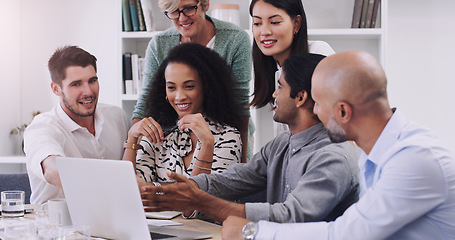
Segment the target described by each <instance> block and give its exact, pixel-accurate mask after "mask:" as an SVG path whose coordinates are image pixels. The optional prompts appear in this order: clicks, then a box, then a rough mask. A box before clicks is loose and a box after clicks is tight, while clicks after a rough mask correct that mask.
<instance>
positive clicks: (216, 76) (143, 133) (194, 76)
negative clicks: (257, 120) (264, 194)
mask: <svg viewBox="0 0 455 240" xmlns="http://www.w3.org/2000/svg"><path fill="white" fill-rule="evenodd" d="M232 78H233V77H232V73H231V70H230V68H229V67H228V66H227V64H226V61H225V60H224V59H223V58H222V57H220V56H219V55H218V54H217V53H216V52H215V51H213V50H211V49H209V48H206V47H205V46H202V45H200V44H195V43H184V44H180V45H178V46H176V47H174V48H173V49H172V50H171V51H170V52H169V54H168V56H167V57H166V59H165V60H164V61H163V62H162V63H161V64H160V66H159V67H158V70H157V72H156V73H155V75H154V77H153V79H152V83H151V84H152V88H151V90H150V92H149V94H147V99H146V108H147V112H150V113H151V116H149V117H147V118H144V119H142V120H141V121H139V122H137V123H136V124H134V125H133V126H132V127H131V129H130V130H129V132H128V140H127V142H126V143H125V147H126V149H125V154H124V157H123V159H125V160H129V161H131V162H133V165H135V168H136V173H137V175H138V177H140V178H143V179H144V180H145V181H146V182H165V181H167V180H169V178H168V176H167V175H166V170H171V171H174V172H177V173H180V174H184V175H186V176H188V177H189V176H195V175H198V174H200V173H207V174H210V173H212V172H214V173H215V172H222V171H224V170H226V169H227V168H228V167H229V166H231V165H232V164H234V163H238V162H240V159H241V156H242V155H241V151H242V142H241V139H240V130H242V129H239V128H240V126H241V124H240V122H239V118H240V117H239V116H240V113H239V111H240V110H239V108H238V107H237V106H236V104H235V102H234V99H235V96H234V92H233V90H232V89H233V79H232ZM165 130H166V131H165ZM140 139H142V140H141V141H140ZM138 143H139V144H138ZM136 151H137V153H136Z"/></svg>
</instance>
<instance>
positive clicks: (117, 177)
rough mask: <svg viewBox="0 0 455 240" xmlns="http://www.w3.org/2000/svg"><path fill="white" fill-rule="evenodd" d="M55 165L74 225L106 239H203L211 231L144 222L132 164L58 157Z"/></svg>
mask: <svg viewBox="0 0 455 240" xmlns="http://www.w3.org/2000/svg"><path fill="white" fill-rule="evenodd" d="M57 167H58V171H59V174H60V179H61V181H62V186H63V191H64V193H65V198H66V201H67V204H68V209H69V212H70V215H71V220H72V222H73V225H74V226H79V225H88V226H90V231H91V234H92V236H95V237H102V238H109V239H122V240H123V239H134V240H136V239H205V238H210V237H212V236H213V234H211V233H204V232H196V231H189V230H183V229H178V228H172V227H156V226H152V225H150V226H148V225H147V221H146V217H145V213H144V208H143V205H142V200H141V196H140V192H139V188H138V185H137V181H136V176H135V171H134V169H133V164H132V163H131V162H129V161H122V160H105V159H102V160H101V159H88V158H68V157H58V158H57Z"/></svg>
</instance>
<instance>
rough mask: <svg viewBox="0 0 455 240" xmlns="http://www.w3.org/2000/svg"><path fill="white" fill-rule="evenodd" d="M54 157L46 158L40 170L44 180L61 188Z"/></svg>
mask: <svg viewBox="0 0 455 240" xmlns="http://www.w3.org/2000/svg"><path fill="white" fill-rule="evenodd" d="M55 157H56V156H53V155H52V156H48V157H47V158H45V159H44V160H43V161H42V162H41V168H42V169H43V175H44V179H46V181H47V182H48V183H50V184H52V185H54V186H57V187H60V188H61V187H62V182H61V181H60V175H59V174H58V169H57V164H56V161H55Z"/></svg>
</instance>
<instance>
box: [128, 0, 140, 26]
mask: <svg viewBox="0 0 455 240" xmlns="http://www.w3.org/2000/svg"><path fill="white" fill-rule="evenodd" d="M129 3H130V15H131V23H132V25H133V31H134V32H137V31H139V16H138V15H137V4H136V0H129Z"/></svg>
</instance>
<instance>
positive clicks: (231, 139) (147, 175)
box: [136, 118, 242, 182]
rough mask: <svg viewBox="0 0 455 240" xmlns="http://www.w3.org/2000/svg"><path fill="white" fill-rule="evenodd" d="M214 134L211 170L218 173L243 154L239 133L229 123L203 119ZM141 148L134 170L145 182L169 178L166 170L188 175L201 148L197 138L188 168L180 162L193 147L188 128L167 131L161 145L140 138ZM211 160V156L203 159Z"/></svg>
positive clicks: (236, 161) (238, 159)
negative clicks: (222, 123) (223, 123)
mask: <svg viewBox="0 0 455 240" xmlns="http://www.w3.org/2000/svg"><path fill="white" fill-rule="evenodd" d="M205 120H206V121H207V124H208V125H209V128H210V130H211V132H212V134H213V137H214V140H215V141H214V142H215V145H214V151H213V163H212V172H211V173H221V172H223V171H225V170H226V169H227V168H229V167H230V166H231V165H233V164H235V163H239V162H240V159H241V157H242V141H241V139H240V132H239V131H238V130H237V129H236V128H234V127H231V126H227V125H221V124H219V123H216V122H213V121H211V120H209V119H207V118H206V119H205ZM141 145H142V146H143V150H138V151H137V157H136V173H137V175H138V176H139V177H141V178H143V179H145V181H146V182H163V181H168V180H170V179H169V178H168V176H167V175H166V170H168V169H169V170H171V171H174V172H176V173H179V174H183V175H185V176H187V177H189V176H190V175H191V172H192V171H193V167H194V164H196V161H197V160H196V159H195V157H197V156H198V154H199V151H200V149H201V143H200V142H199V141H198V142H197V144H196V149H195V152H194V154H193V158H192V159H191V164H190V165H189V167H188V168H187V169H185V165H184V163H183V157H184V156H187V155H188V154H189V152H190V151H191V149H192V142H191V138H190V134H189V130H188V129H185V130H184V131H183V132H180V131H179V130H178V129H176V130H174V131H173V132H172V133H170V134H169V135H168V136H167V137H166V138H165V139H164V140H163V143H162V144H152V143H150V141H149V140H148V139H147V138H145V137H144V138H143V139H142V141H141ZM203 160H206V161H210V160H211V159H203Z"/></svg>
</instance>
